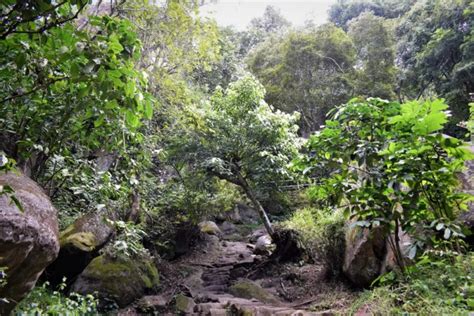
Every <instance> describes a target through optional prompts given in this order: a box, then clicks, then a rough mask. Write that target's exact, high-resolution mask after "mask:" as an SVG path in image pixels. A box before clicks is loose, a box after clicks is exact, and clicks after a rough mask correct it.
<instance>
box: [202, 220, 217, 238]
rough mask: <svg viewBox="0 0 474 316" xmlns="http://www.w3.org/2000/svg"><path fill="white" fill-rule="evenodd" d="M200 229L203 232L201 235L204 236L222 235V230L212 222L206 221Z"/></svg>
mask: <svg viewBox="0 0 474 316" xmlns="http://www.w3.org/2000/svg"><path fill="white" fill-rule="evenodd" d="M198 226H199V229H200V230H201V233H203V234H209V235H220V234H221V230H220V229H219V227H218V226H217V224H216V223H214V222H212V221H204V222H201V223H199V225H198Z"/></svg>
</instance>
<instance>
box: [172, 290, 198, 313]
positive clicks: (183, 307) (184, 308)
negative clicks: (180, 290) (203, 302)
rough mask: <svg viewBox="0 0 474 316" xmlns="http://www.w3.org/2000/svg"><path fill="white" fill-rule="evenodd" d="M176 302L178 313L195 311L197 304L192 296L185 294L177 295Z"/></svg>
mask: <svg viewBox="0 0 474 316" xmlns="http://www.w3.org/2000/svg"><path fill="white" fill-rule="evenodd" d="M175 302H176V303H175V307H176V311H177V312H178V313H184V314H190V313H192V312H193V311H194V306H196V303H195V302H194V300H193V299H192V298H190V297H187V296H184V295H183V294H178V295H176V297H175Z"/></svg>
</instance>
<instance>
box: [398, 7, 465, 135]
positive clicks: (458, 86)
mask: <svg viewBox="0 0 474 316" xmlns="http://www.w3.org/2000/svg"><path fill="white" fill-rule="evenodd" d="M473 21H474V4H473V3H472V1H468V0H460V1H458V0H447V1H444V0H443V1H441V0H435V1H425V2H421V3H419V4H417V5H416V6H414V7H413V8H412V10H411V11H410V12H409V13H407V14H406V16H404V17H403V19H402V21H401V23H400V25H399V26H398V28H397V34H398V37H399V46H398V55H399V61H400V66H401V67H402V70H403V73H402V75H403V76H402V79H403V81H402V84H401V88H402V89H403V90H402V91H403V92H404V94H406V95H407V97H409V98H420V97H429V96H432V95H433V94H437V95H438V96H440V97H443V98H445V99H446V101H447V103H448V104H449V106H450V110H451V112H452V118H451V127H450V128H449V129H448V130H450V132H455V129H454V125H455V124H456V123H457V122H459V121H462V120H465V119H467V118H468V114H469V107H468V103H469V101H470V98H469V94H470V93H472V92H473V91H474V53H473V51H474V31H473Z"/></svg>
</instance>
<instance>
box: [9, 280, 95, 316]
mask: <svg viewBox="0 0 474 316" xmlns="http://www.w3.org/2000/svg"><path fill="white" fill-rule="evenodd" d="M65 286H66V284H65V283H64V282H63V283H62V284H60V285H59V288H58V291H52V290H50V289H49V288H48V283H47V282H46V283H44V284H43V285H41V286H37V287H36V288H35V289H34V290H33V291H31V292H30V294H28V296H27V297H26V298H25V299H24V300H23V301H21V303H20V304H19V305H18V306H17V307H16V309H15V311H14V312H13V315H16V316H23V315H25V316H26V315H35V316H41V315H49V316H60V315H68V316H87V315H98V312H97V303H98V302H97V299H96V298H95V297H94V296H93V295H90V294H89V295H85V296H83V295H80V294H77V293H71V294H69V295H65V294H62V293H61V292H59V291H61V290H63V289H64V288H65Z"/></svg>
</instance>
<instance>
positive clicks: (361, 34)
mask: <svg viewBox="0 0 474 316" xmlns="http://www.w3.org/2000/svg"><path fill="white" fill-rule="evenodd" d="M348 34H349V36H350V37H351V38H352V41H353V43H354V46H355V47H356V50H357V71H356V74H355V79H354V88H355V94H356V95H359V96H365V97H368V96H372V97H379V98H383V99H389V100H390V99H393V97H394V91H395V79H396V78H395V76H396V69H395V46H394V38H393V37H394V36H393V34H392V32H391V31H390V29H389V27H388V25H387V22H386V21H385V20H384V19H383V18H381V17H377V16H375V15H374V14H373V13H370V12H366V13H362V14H361V15H359V16H358V17H357V18H355V19H353V20H351V21H350V23H349V31H348Z"/></svg>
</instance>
